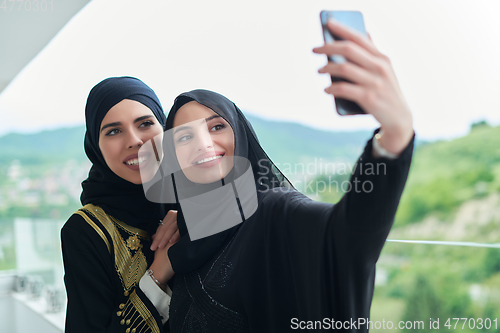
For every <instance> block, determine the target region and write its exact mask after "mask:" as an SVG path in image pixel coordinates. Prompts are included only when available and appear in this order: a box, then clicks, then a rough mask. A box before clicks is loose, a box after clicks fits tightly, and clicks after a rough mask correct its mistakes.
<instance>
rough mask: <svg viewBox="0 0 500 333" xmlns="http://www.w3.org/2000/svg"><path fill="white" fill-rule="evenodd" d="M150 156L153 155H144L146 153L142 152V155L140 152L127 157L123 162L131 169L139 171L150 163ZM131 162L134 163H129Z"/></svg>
mask: <svg viewBox="0 0 500 333" xmlns="http://www.w3.org/2000/svg"><path fill="white" fill-rule="evenodd" d="M150 157H151V154H148V155H144V154H142V155H138V154H135V155H130V156H128V157H127V158H126V159H125V161H124V162H123V164H125V166H127V167H128V168H129V169H131V170H135V171H139V170H140V169H143V168H144V167H145V166H146V165H147V164H148V162H149V160H150ZM129 163H133V164H129Z"/></svg>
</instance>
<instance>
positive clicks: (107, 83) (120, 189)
mask: <svg viewBox="0 0 500 333" xmlns="http://www.w3.org/2000/svg"><path fill="white" fill-rule="evenodd" d="M124 99H130V100H134V101H137V102H139V103H141V104H143V105H145V106H147V107H148V108H149V109H150V110H151V111H152V112H153V114H154V115H155V117H156V119H157V120H158V122H159V123H160V124H161V126H162V127H163V128H164V127H165V121H166V118H165V114H164V113H163V109H162V107H161V104H160V101H159V100H158V97H157V96H156V94H155V92H154V91H153V90H152V89H151V88H149V87H148V86H147V85H146V84H145V83H144V82H142V81H141V80H139V79H136V78H133V77H111V78H107V79H105V80H103V81H101V82H100V83H98V84H97V85H96V86H95V87H94V88H92V90H91V91H90V94H89V97H88V99H87V105H86V107H85V122H86V127H87V131H86V133H85V153H86V154H87V156H88V158H89V159H90V161H91V162H92V168H91V169H90V172H89V176H88V178H87V179H86V180H84V181H83V182H82V188H83V192H82V195H81V197H80V200H81V202H82V204H83V205H86V204H89V203H92V204H94V205H97V206H100V207H102V208H103V209H104V210H105V211H106V213H108V214H110V215H112V216H114V217H115V218H117V219H119V220H121V221H123V222H125V223H127V224H128V225H130V226H133V227H137V228H140V229H143V230H148V228H150V227H151V225H153V226H156V222H158V221H159V220H160V219H161V218H163V217H164V216H165V214H166V210H167V207H166V206H165V205H161V204H157V203H153V202H150V201H148V200H147V199H146V197H145V196H144V191H143V187H142V185H141V184H138V185H136V184H133V183H131V182H129V181H126V180H125V179H123V178H121V177H119V176H117V175H116V174H115V173H114V172H113V171H111V169H110V168H109V167H108V165H107V164H106V162H105V160H104V157H103V155H102V153H101V150H100V148H99V129H100V127H101V122H102V120H103V119H104V117H105V116H106V113H107V112H108V111H109V110H110V109H111V108H112V107H113V106H114V105H116V104H117V103H119V102H120V101H122V100H124ZM150 231H151V230H150Z"/></svg>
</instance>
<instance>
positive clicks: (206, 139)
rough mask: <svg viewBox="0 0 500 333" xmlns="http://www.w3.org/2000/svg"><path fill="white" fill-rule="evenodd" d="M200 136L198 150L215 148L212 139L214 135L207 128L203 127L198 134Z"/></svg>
mask: <svg viewBox="0 0 500 333" xmlns="http://www.w3.org/2000/svg"><path fill="white" fill-rule="evenodd" d="M197 137H198V142H197V145H198V147H197V148H198V150H201V151H203V150H209V149H213V147H214V143H213V141H212V137H211V136H210V133H208V131H207V129H206V128H205V129H201V130H200V131H199V133H198V135H197Z"/></svg>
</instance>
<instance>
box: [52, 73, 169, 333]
mask: <svg viewBox="0 0 500 333" xmlns="http://www.w3.org/2000/svg"><path fill="white" fill-rule="evenodd" d="M85 121H86V134H85V152H86V154H87V156H88V158H89V159H90V161H91V162H92V168H91V170H90V173H89V177H88V178H87V179H86V180H85V181H84V182H83V183H82V187H83V192H82V195H81V201H82V204H83V205H84V206H83V208H81V209H80V210H78V211H77V212H75V213H74V214H73V215H72V216H71V217H70V218H69V220H68V221H67V222H66V224H65V225H64V227H63V228H62V231H61V240H62V252H63V259H64V269H65V276H64V282H65V285H66V291H67V296H68V306H67V314H66V330H65V331H66V332H127V333H128V332H137V333H139V332H164V331H168V323H167V324H165V322H166V321H167V319H168V304H169V301H170V296H169V294H171V291H170V289H169V288H168V287H167V286H166V283H167V281H168V280H169V279H170V278H171V277H172V275H173V274H174V272H173V271H172V267H171V265H170V262H169V260H168V256H167V249H168V248H169V247H170V246H171V245H172V244H173V243H174V242H175V241H176V240H177V239H178V237H179V235H178V230H177V226H176V212H175V211H170V212H168V214H167V209H168V208H170V206H167V205H160V204H154V203H151V202H149V201H148V200H146V198H145V196H144V191H143V189H142V185H141V184H142V180H143V179H141V174H140V171H139V166H141V168H142V166H143V165H145V164H147V163H151V161H150V159H152V158H153V157H151V156H141V155H140V154H138V152H139V148H140V147H141V146H142V145H143V144H144V143H146V142H147V141H148V140H150V139H151V138H153V137H154V136H156V135H161V134H162V133H163V130H164V128H163V127H164V125H165V115H164V113H163V110H162V108H161V105H160V102H159V100H158V98H157V97H156V95H155V93H154V91H153V90H151V88H149V87H148V86H147V85H145V84H144V83H143V82H142V81H140V80H138V79H136V78H131V77H118V78H108V79H106V80H104V81H102V82H100V83H99V84H97V85H96V86H95V87H94V88H93V89H92V90H91V92H90V94H89V97H88V99H87V105H86V108H85ZM146 181H147V179H146ZM161 220H163V221H161ZM159 222H160V226H159ZM157 228H158V231H157ZM153 233H155V237H154V244H151V238H150V235H152V234H153ZM169 240H171V241H170V242H169ZM167 242H168V244H167ZM158 245H159V247H158ZM153 250H156V251H153ZM148 268H149V270H148ZM146 270H148V271H147V272H146ZM164 327H165V329H164Z"/></svg>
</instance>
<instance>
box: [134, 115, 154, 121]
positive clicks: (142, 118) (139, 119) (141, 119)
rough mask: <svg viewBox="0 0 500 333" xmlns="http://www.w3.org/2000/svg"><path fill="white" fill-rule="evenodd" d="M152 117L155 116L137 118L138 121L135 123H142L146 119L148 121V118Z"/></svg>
mask: <svg viewBox="0 0 500 333" xmlns="http://www.w3.org/2000/svg"><path fill="white" fill-rule="evenodd" d="M151 117H153V116H152V115H150V114H149V115H146V116H142V117H139V118H137V119H136V120H134V123H138V122H140V121H143V120H144V119H148V118H151Z"/></svg>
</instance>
